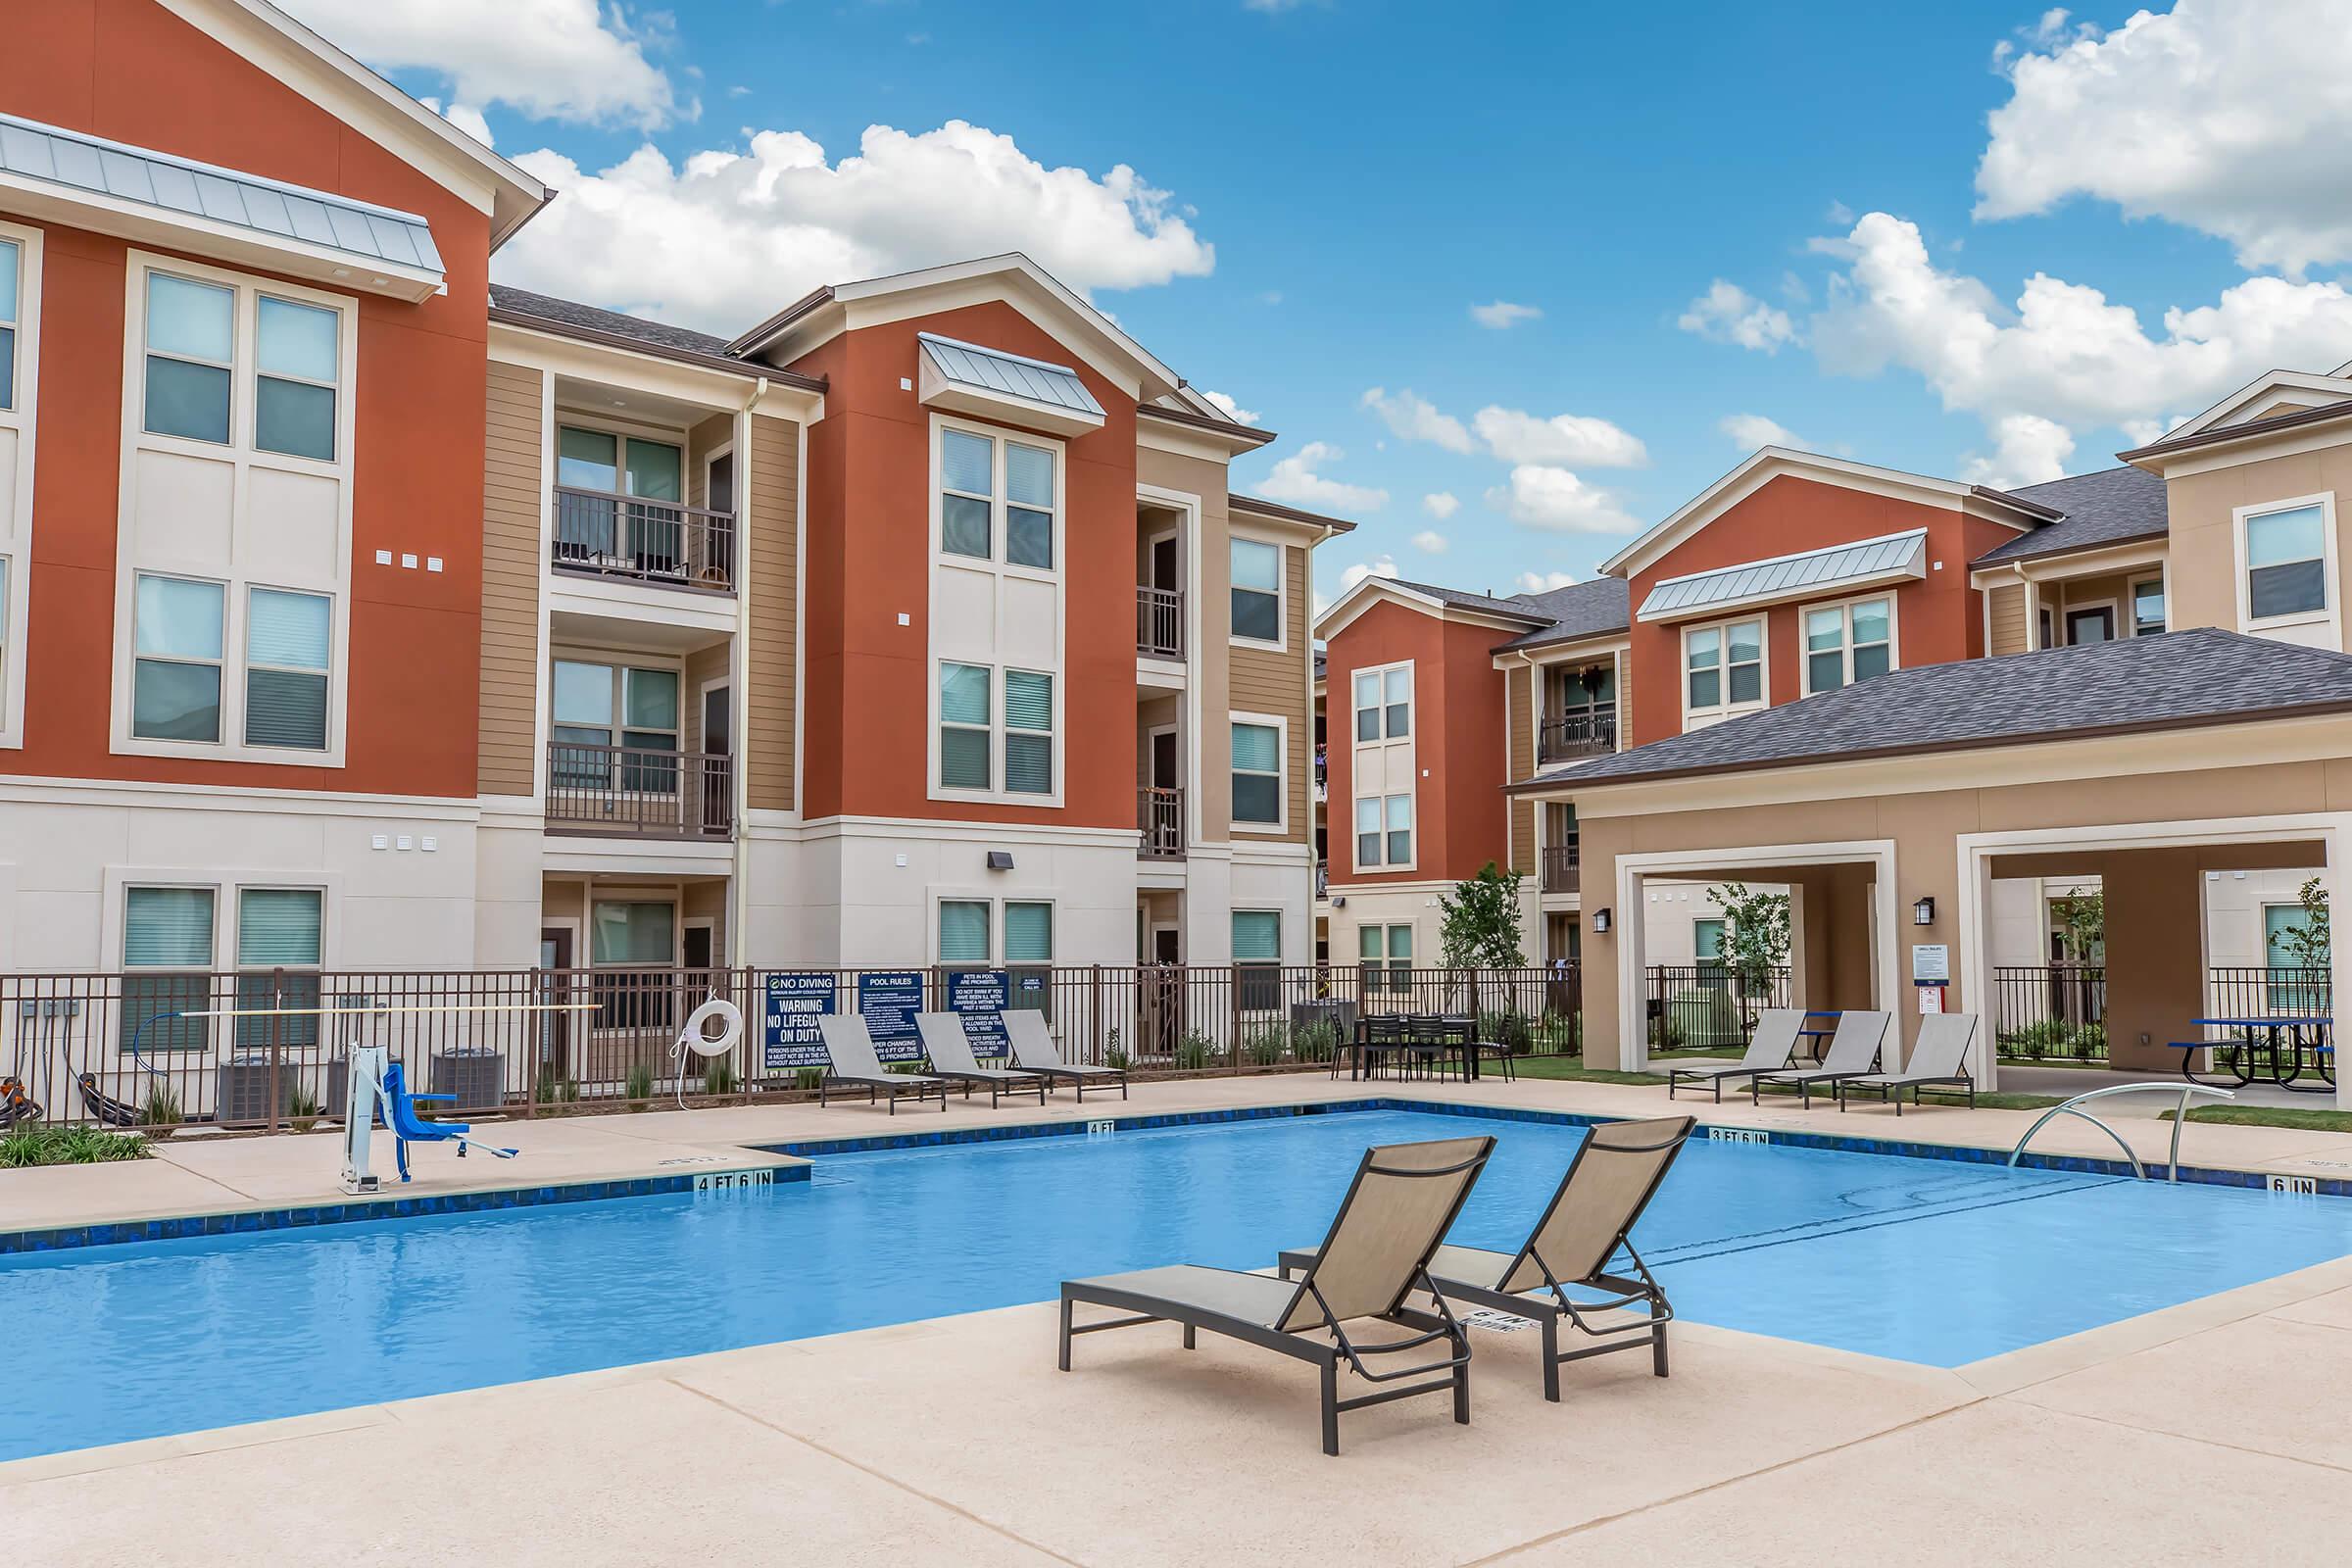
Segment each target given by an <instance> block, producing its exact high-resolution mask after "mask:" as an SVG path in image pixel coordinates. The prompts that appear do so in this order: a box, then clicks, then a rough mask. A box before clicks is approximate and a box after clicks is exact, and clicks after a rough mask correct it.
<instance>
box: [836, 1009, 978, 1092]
mask: <svg viewBox="0 0 2352 1568" xmlns="http://www.w3.org/2000/svg"><path fill="white" fill-rule="evenodd" d="M816 1033H817V1038H818V1039H819V1040H820V1041H822V1042H823V1044H824V1048H825V1061H826V1067H825V1075H824V1076H823V1077H822V1078H819V1079H818V1080H817V1081H816V1103H818V1104H820V1105H823V1104H829V1103H831V1102H830V1100H829V1098H828V1097H829V1096H830V1094H831V1092H832V1091H833V1090H835V1089H862V1090H864V1091H865V1103H867V1104H869V1105H870V1104H872V1103H874V1100H875V1098H876V1097H877V1096H880V1095H888V1096H889V1097H890V1113H891V1114H892V1115H893V1116H896V1115H897V1114H898V1113H899V1102H900V1101H901V1100H903V1099H905V1098H906V1097H907V1096H908V1095H912V1096H913V1097H914V1103H915V1104H916V1105H918V1106H919V1105H921V1104H922V1103H923V1101H924V1100H925V1099H927V1098H928V1097H930V1096H933V1095H937V1096H938V1097H939V1108H940V1109H941V1110H943V1111H944V1110H946V1109H947V1108H948V1081H947V1080H946V1079H945V1078H934V1077H932V1076H931V1075H930V1074H929V1073H926V1072H886V1071H884V1070H883V1067H882V1058H881V1056H880V1055H879V1054H877V1053H876V1052H875V1050H874V1036H873V1032H872V1031H871V1030H869V1029H867V1028H866V1026H865V1019H864V1018H862V1017H860V1016H859V1015H858V1014H857V1013H854V1012H826V1013H819V1014H818V1015H817V1019H816Z"/></svg>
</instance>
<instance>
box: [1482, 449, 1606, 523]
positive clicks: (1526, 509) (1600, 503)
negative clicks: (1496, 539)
mask: <svg viewBox="0 0 2352 1568" xmlns="http://www.w3.org/2000/svg"><path fill="white" fill-rule="evenodd" d="M1487 505H1488V506H1490V507H1493V508H1494V509H1495V511H1497V512H1499V513H1501V514H1503V515H1505V516H1507V517H1509V518H1511V520H1513V521H1514V522H1523V523H1526V524H1527V525H1528V526H1529V527H1531V528H1550V529H1555V530H1558V531H1561V532H1565V533H1632V532H1634V531H1635V530H1636V529H1638V528H1640V527H1641V524H1640V523H1638V522H1636V521H1635V520H1634V518H1633V516H1632V515H1630V514H1628V513H1627V512H1626V510H1625V509H1624V508H1623V507H1622V506H1620V505H1619V504H1618V502H1617V498H1616V497H1615V496H1613V495H1611V494H1610V493H1609V492H1608V491H1606V490H1602V489H1599V488H1596V487H1595V486H1593V485H1589V484H1587V483H1585V481H1584V480H1582V479H1580V478H1578V477H1577V476H1576V475H1575V474H1573V473H1571V472H1569V471H1568V470H1567V469H1566V468H1555V467H1550V466H1546V465H1544V464H1540V463H1522V464H1520V465H1519V466H1517V467H1515V468H1513V469H1512V470H1511V476H1510V480H1509V482H1508V483H1506V484H1502V485H1498V486H1496V487H1495V488H1494V489H1492V490H1489V491H1488V492H1487Z"/></svg>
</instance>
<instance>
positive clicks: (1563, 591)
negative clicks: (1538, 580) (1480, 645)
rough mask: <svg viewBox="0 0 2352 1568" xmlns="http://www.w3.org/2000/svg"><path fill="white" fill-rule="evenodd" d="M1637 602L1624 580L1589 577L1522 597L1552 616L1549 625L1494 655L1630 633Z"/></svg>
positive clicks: (1503, 645) (1630, 587) (1498, 650)
mask: <svg viewBox="0 0 2352 1568" xmlns="http://www.w3.org/2000/svg"><path fill="white" fill-rule="evenodd" d="M1633 598H1634V589H1633V584H1631V583H1629V582H1627V581H1626V580H1625V579H1624V578H1623V577H1588V578H1587V579H1585V580H1584V581H1583V582H1572V583H1570V584H1569V585H1568V586H1567V587H1565V588H1551V589H1546V590H1545V591H1544V592H1543V593H1540V594H1522V595H1520V599H1521V601H1522V602H1523V603H1525V604H1527V605H1528V606H1529V607H1530V608H1532V609H1534V610H1535V611H1537V612H1538V613H1542V614H1544V615H1546V616H1548V617H1549V620H1548V623H1547V624H1545V625H1542V626H1539V627H1537V628H1536V629H1535V630H1534V631H1530V632H1522V633H1521V634H1520V635H1519V636H1517V637H1514V638H1512V639H1511V640H1510V641H1509V642H1507V643H1504V644H1502V645H1500V646H1499V647H1497V648H1496V649H1495V652H1496V653H1498V654H1503V653H1513V654H1515V653H1523V652H1526V651H1527V650H1530V649H1536V648H1548V647H1550V646H1551V645H1553V644H1554V643H1572V642H1577V641H1580V640H1582V639H1584V638H1587V637H1603V636H1607V635H1608V634H1609V633H1611V632H1621V631H1625V630H1628V629H1629V628H1631V627H1632V625H1633V623H1634V622H1633V613H1632V611H1633Z"/></svg>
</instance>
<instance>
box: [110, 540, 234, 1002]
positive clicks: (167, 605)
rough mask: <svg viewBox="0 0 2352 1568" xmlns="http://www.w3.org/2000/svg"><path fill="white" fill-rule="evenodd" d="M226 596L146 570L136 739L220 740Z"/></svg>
mask: <svg viewBox="0 0 2352 1568" xmlns="http://www.w3.org/2000/svg"><path fill="white" fill-rule="evenodd" d="M226 602H227V589H226V588H224V587H223V586H222V585H221V584H220V583H217V582H200V581H197V580H196V579H194V578H189V577H167V576H164V575H162V574H161V573H158V572H150V571H143V572H140V573H139V575H138V581H137V584H136V586H135V589H134V592H133V594H132V599H131V604H132V611H131V613H132V616H133V620H134V625H133V628H132V633H131V639H132V642H131V646H132V648H133V650H134V658H133V659H132V662H131V694H130V733H131V734H132V735H133V736H134V737H136V738H138V739H140V740H154V741H198V742H203V743H207V744H212V743H217V742H219V740H220V739H221V695H222V694H221V685H222V679H221V671H222V666H223V664H224V663H225V657H224V650H225V648H226V642H225V639H224V636H223V626H224V620H225V615H226V610H225V606H226ZM125 961H127V960H125Z"/></svg>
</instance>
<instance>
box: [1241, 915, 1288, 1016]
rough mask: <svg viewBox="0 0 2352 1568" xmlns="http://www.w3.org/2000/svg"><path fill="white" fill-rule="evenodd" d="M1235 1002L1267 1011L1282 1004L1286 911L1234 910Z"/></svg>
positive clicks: (1246, 1009) (1251, 1010)
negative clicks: (1283, 913) (1283, 943)
mask: <svg viewBox="0 0 2352 1568" xmlns="http://www.w3.org/2000/svg"><path fill="white" fill-rule="evenodd" d="M1233 964H1234V969H1233V983H1234V987H1235V991H1236V995H1235V998H1234V1003H1235V1005H1236V1006H1238V1007H1239V1008H1240V1009H1241V1010H1242V1011H1244V1012H1267V1011H1271V1010H1273V1009H1274V1008H1277V1007H1279V1006H1281V1005H1282V911H1280V910H1279V909H1236V910H1234V911H1233Z"/></svg>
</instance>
